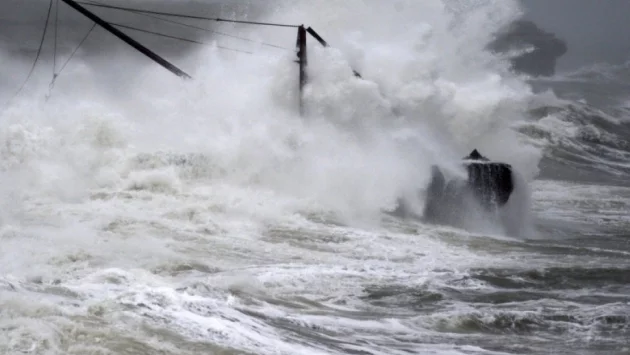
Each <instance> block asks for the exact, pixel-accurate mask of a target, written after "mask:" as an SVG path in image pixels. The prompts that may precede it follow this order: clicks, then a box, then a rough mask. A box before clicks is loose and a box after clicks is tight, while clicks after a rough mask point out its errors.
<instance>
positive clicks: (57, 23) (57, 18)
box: [52, 0, 59, 80]
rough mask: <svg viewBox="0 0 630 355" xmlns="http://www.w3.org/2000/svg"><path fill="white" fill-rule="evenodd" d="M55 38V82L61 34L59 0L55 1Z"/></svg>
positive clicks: (53, 67) (53, 71)
mask: <svg viewBox="0 0 630 355" xmlns="http://www.w3.org/2000/svg"><path fill="white" fill-rule="evenodd" d="M54 29H55V36H54V40H53V65H52V73H53V80H54V79H55V77H56V76H57V75H56V74H55V70H56V69H57V33H58V32H59V0H55V26H54Z"/></svg>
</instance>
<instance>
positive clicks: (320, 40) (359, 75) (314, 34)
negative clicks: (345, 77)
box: [306, 27, 361, 78]
mask: <svg viewBox="0 0 630 355" xmlns="http://www.w3.org/2000/svg"><path fill="white" fill-rule="evenodd" d="M306 32H308V33H309V34H310V35H311V36H313V37H314V38H315V39H316V40H317V42H319V43H320V44H321V45H322V46H324V47H328V43H327V42H326V41H325V40H324V39H323V38H322V36H320V35H319V33H317V32H315V30H314V29H313V28H311V27H309V28H307V29H306ZM352 72H353V73H354V76H356V77H357V78H361V74H359V72H358V71H356V70H354V69H352Z"/></svg>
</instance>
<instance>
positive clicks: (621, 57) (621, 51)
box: [521, 0, 630, 69]
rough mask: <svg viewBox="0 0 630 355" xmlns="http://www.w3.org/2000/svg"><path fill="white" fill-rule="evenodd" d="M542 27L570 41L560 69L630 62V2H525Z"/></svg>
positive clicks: (539, 0)
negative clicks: (596, 63)
mask: <svg viewBox="0 0 630 355" xmlns="http://www.w3.org/2000/svg"><path fill="white" fill-rule="evenodd" d="M521 3H522V4H523V7H524V8H525V10H526V11H527V15H526V16H527V17H529V18H531V19H532V20H534V22H536V23H537V24H538V25H539V26H540V27H542V28H543V29H545V30H548V31H550V32H553V33H555V34H556V35H558V37H561V38H563V39H565V40H566V41H567V44H568V46H569V52H568V53H567V54H566V55H565V56H564V57H563V58H561V59H560V61H559V63H558V66H559V69H562V68H563V67H564V68H570V69H572V68H575V67H578V66H582V65H585V64H589V63H593V62H609V63H615V64H618V63H623V62H625V61H627V60H628V59H630V20H629V18H630V0H521Z"/></svg>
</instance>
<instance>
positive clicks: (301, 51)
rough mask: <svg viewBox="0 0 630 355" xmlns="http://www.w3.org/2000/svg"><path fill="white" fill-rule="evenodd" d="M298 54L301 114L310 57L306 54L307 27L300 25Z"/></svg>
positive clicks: (302, 113) (302, 112) (301, 113)
mask: <svg viewBox="0 0 630 355" xmlns="http://www.w3.org/2000/svg"><path fill="white" fill-rule="evenodd" d="M297 50H298V52H297V56H298V63H299V65H300V91H299V95H300V115H302V116H303V115H304V102H303V101H304V99H303V91H304V86H305V85H306V80H307V77H306V65H307V64H308V59H307V56H306V29H304V26H303V25H302V26H300V27H298V35H297Z"/></svg>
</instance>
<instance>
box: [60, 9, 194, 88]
mask: <svg viewBox="0 0 630 355" xmlns="http://www.w3.org/2000/svg"><path fill="white" fill-rule="evenodd" d="M61 1H63V2H65V3H66V4H68V6H70V7H72V8H73V9H75V10H77V11H78V12H80V13H81V14H83V15H84V16H85V17H87V18H89V19H90V20H92V21H94V22H96V23H97V24H98V25H100V26H101V27H103V28H104V29H105V30H107V31H109V32H110V33H111V34H113V35H114V36H116V37H118V38H120V39H121V40H123V41H124V42H126V43H127V44H129V45H130V46H132V47H133V48H135V49H137V50H138V51H139V52H141V53H142V54H144V55H146V56H147V57H149V58H151V59H152V60H153V61H155V62H156V63H158V64H160V65H161V66H163V67H164V68H166V69H168V70H169V71H170V72H172V73H173V74H175V75H178V76H180V77H184V78H187V79H190V75H188V74H186V73H185V72H184V71H183V70H181V69H179V68H178V67H176V66H174V65H173V64H171V63H169V62H168V61H167V60H166V59H164V58H162V57H160V56H159V55H157V54H155V53H154V52H152V51H151V50H150V49H148V48H147V47H145V46H143V45H141V44H140V43H138V42H136V41H135V40H134V39H132V38H131V37H129V36H127V35H126V34H124V33H123V32H121V31H120V30H118V29H117V28H115V27H114V26H112V25H110V24H109V23H107V22H105V21H104V20H103V19H101V18H100V17H98V16H96V15H95V14H93V13H91V12H90V11H88V10H87V9H85V8H84V7H82V6H81V5H79V4H77V2H76V1H74V0H61Z"/></svg>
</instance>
